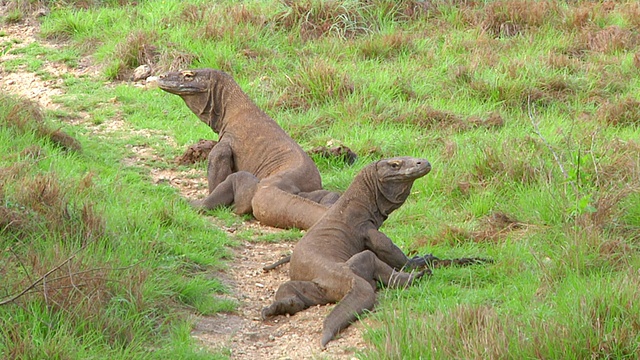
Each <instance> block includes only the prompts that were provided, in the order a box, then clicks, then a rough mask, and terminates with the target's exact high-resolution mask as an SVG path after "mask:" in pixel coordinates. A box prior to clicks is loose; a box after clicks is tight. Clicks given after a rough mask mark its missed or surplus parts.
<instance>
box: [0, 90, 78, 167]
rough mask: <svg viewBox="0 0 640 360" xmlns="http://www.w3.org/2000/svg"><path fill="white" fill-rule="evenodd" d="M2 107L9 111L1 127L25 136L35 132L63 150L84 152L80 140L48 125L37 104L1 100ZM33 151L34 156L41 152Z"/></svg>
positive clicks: (26, 101) (1, 122) (28, 101)
mask: <svg viewBox="0 0 640 360" xmlns="http://www.w3.org/2000/svg"><path fill="white" fill-rule="evenodd" d="M0 106H3V107H6V108H8V109H9V110H8V111H7V115H6V116H5V117H4V118H3V120H0V126H8V127H12V128H14V129H16V130H17V131H18V132H19V133H23V134H24V133H28V132H33V133H34V134H35V135H36V136H37V137H39V138H44V139H48V140H50V141H51V142H52V143H53V144H54V145H56V146H58V147H60V148H61V149H63V150H70V151H76V152H80V151H81V150H82V146H81V145H80V142H78V140H76V139H75V138H73V137H71V136H69V135H68V134H67V133H65V132H63V131H61V130H60V129H53V128H51V127H50V126H49V125H47V123H46V122H45V118H44V114H43V112H42V110H41V109H40V107H39V106H38V104H37V103H35V102H33V101H30V100H20V101H15V102H14V101H8V99H5V98H0ZM32 150H33V152H32V155H35V154H36V153H40V152H41V150H37V149H35V148H34V149H32ZM25 155H28V153H25Z"/></svg>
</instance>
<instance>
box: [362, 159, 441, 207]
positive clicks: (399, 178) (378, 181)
mask: <svg viewBox="0 0 640 360" xmlns="http://www.w3.org/2000/svg"><path fill="white" fill-rule="evenodd" d="M373 171H375V174H371V172H373ZM429 171H431V164H430V163H429V161H427V160H426V159H418V158H412V157H395V158H390V159H385V160H380V161H378V162H375V163H374V164H372V165H370V170H368V171H363V173H365V174H368V175H366V176H367V178H368V181H367V183H369V184H372V186H373V184H375V188H374V189H372V190H373V191H372V193H374V194H375V196H376V199H375V200H376V204H377V206H378V210H379V212H380V214H381V215H382V216H384V218H385V219H386V217H387V216H389V214H391V212H393V211H394V210H396V209H397V208H399V207H400V206H402V204H403V203H404V201H405V200H406V199H407V197H408V196H409V194H410V193H411V186H412V185H413V182H414V181H415V180H416V179H418V178H420V177H422V176H424V175H426V174H428V173H429Z"/></svg>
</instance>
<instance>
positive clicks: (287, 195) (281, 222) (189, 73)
mask: <svg viewBox="0 0 640 360" xmlns="http://www.w3.org/2000/svg"><path fill="white" fill-rule="evenodd" d="M157 84H158V87H159V88H160V89H162V90H164V91H166V92H169V93H172V94H176V95H178V96H180V97H181V98H182V100H184V102H185V103H186V105H187V106H188V107H189V109H191V111H193V113H194V114H196V115H197V116H198V118H199V119H200V120H201V121H202V122H204V123H205V124H207V125H208V126H209V127H211V129H212V130H213V131H214V132H216V133H217V134H218V143H217V144H216V145H215V146H214V147H213V149H212V150H211V152H210V153H209V156H208V163H207V181H208V185H209V194H208V195H207V197H206V198H205V199H203V200H197V201H194V202H192V205H193V206H194V207H196V208H197V209H202V210H210V209H213V208H216V207H219V206H233V207H234V210H235V212H236V213H237V214H253V215H254V216H255V217H256V218H257V219H258V220H260V222H261V223H263V224H264V225H269V226H275V227H282V228H292V227H295V228H299V229H308V228H310V227H311V226H312V225H313V224H314V223H315V222H316V221H317V220H318V219H319V218H320V217H321V216H322V215H323V214H324V213H325V212H326V210H327V207H328V206H330V205H331V204H333V203H334V202H335V201H336V200H337V198H338V197H339V196H338V194H336V193H333V192H330V191H327V190H324V189H322V181H321V179H320V172H319V171H318V168H317V167H316V165H315V163H314V162H313V160H312V159H311V158H310V157H309V155H307V153H305V152H304V150H302V148H301V147H300V145H298V144H297V143H296V142H295V141H294V140H293V139H292V138H291V137H289V135H287V134H286V133H285V132H284V130H282V128H281V127H280V126H279V125H278V124H277V123H276V122H275V121H274V120H273V119H271V117H269V115H267V114H266V113H265V112H263V111H262V110H260V109H259V108H258V106H256V105H255V104H254V103H253V101H251V99H249V97H248V96H247V95H246V94H245V93H244V92H243V91H242V90H241V89H240V86H238V84H237V83H236V82H235V81H234V80H233V78H232V77H231V76H230V75H229V74H227V73H225V72H222V71H219V70H214V69H194V70H182V71H172V72H167V73H165V74H163V75H161V76H159V77H158V79H157Z"/></svg>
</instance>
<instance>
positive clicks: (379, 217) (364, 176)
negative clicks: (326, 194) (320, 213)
mask: <svg viewBox="0 0 640 360" xmlns="http://www.w3.org/2000/svg"><path fill="white" fill-rule="evenodd" d="M353 183H357V184H359V186H352V187H350V188H349V189H347V191H346V192H345V193H344V194H343V195H342V197H341V198H340V200H338V202H337V203H336V204H334V206H333V208H335V210H332V211H333V212H334V213H335V212H337V213H338V214H342V213H344V211H343V210H344V209H347V208H349V211H348V212H349V217H350V220H349V221H350V222H352V223H354V222H370V223H373V224H374V225H375V226H376V228H380V226H382V223H383V222H384V221H385V220H387V218H388V217H389V215H390V214H391V213H392V212H393V211H394V210H396V209H398V208H399V207H400V206H402V204H403V203H404V202H405V200H406V199H407V197H408V196H409V194H410V192H411V185H412V184H413V179H411V180H410V181H407V182H383V181H381V180H380V178H379V176H378V174H377V170H376V164H373V165H370V166H368V167H366V168H364V169H363V170H362V171H361V172H360V173H359V174H358V175H357V176H356V178H355V179H354V181H353ZM372 205H373V206H372ZM356 217H357V218H356Z"/></svg>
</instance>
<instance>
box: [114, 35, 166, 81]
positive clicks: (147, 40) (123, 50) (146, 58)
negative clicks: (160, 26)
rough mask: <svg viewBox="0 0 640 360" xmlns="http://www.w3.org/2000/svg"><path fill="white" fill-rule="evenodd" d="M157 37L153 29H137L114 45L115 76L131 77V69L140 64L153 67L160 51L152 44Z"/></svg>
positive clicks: (123, 78) (121, 77) (119, 78)
mask: <svg viewBox="0 0 640 360" xmlns="http://www.w3.org/2000/svg"><path fill="white" fill-rule="evenodd" d="M158 39H159V35H158V34H157V33H156V32H155V31H144V30H139V31H136V32H133V33H131V34H129V35H128V36H127V37H126V39H124V41H123V42H120V43H118V45H116V49H115V51H114V53H115V54H114V55H115V58H116V59H118V62H119V63H120V65H121V66H119V67H118V68H117V69H118V73H117V75H116V78H117V79H118V80H126V79H129V78H131V75H132V74H133V70H134V69H135V68H136V67H138V66H140V65H148V66H149V67H151V69H155V67H156V64H157V63H158V60H159V59H160V51H159V50H158V47H157V46H156V45H154V43H155V42H157V41H158Z"/></svg>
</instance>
